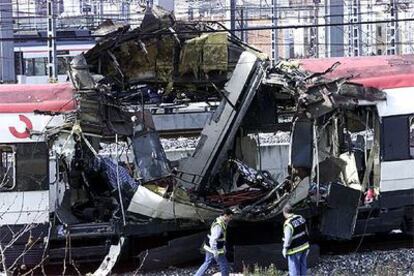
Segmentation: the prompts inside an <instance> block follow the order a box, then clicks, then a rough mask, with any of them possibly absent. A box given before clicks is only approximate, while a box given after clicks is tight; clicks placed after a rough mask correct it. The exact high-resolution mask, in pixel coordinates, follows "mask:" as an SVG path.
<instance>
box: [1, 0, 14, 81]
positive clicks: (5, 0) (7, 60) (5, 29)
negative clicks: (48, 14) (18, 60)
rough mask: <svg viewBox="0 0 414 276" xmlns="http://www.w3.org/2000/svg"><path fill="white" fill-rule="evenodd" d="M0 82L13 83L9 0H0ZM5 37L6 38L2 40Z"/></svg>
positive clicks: (12, 45) (10, 4) (11, 13)
mask: <svg viewBox="0 0 414 276" xmlns="http://www.w3.org/2000/svg"><path fill="white" fill-rule="evenodd" d="M0 6H1V9H0V82H2V83H3V82H5V83H14V82H15V80H16V75H15V72H14V49H13V48H14V43H13V40H9V39H10V38H13V20H12V18H13V10H12V1H11V0H0ZM2 38H6V40H2Z"/></svg>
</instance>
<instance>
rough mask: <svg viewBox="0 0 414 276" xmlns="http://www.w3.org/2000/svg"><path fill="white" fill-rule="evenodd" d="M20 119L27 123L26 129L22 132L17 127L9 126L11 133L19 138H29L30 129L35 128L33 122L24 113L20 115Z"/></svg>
mask: <svg viewBox="0 0 414 276" xmlns="http://www.w3.org/2000/svg"><path fill="white" fill-rule="evenodd" d="M19 119H20V121H22V122H23V123H24V124H25V125H26V127H25V130H24V131H23V132H20V131H18V130H17V129H16V128H15V127H9V131H10V133H11V134H12V135H13V136H14V137H16V138H19V139H25V138H29V136H30V131H31V130H32V129H33V124H32V122H31V121H30V119H29V118H27V117H26V116H24V115H19Z"/></svg>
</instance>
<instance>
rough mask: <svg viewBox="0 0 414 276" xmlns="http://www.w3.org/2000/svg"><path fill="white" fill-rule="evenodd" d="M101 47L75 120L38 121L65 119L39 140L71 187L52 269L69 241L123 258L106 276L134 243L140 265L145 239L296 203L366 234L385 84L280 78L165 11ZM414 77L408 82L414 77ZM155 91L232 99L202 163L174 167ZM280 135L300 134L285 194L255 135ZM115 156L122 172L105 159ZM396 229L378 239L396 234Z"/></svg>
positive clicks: (80, 71)
mask: <svg viewBox="0 0 414 276" xmlns="http://www.w3.org/2000/svg"><path fill="white" fill-rule="evenodd" d="M96 34H97V35H99V36H100V37H101V38H100V40H99V41H98V43H97V45H96V46H95V47H94V48H92V49H91V50H89V51H88V52H87V53H85V54H84V55H80V56H78V57H76V58H75V59H74V60H73V61H72V62H71V64H70V68H69V76H70V79H71V81H72V84H73V86H74V88H75V89H74V90H72V91H73V93H74V94H73V95H69V96H66V100H65V99H62V100H63V101H64V102H65V104H64V107H65V108H62V107H60V108H58V109H57V110H56V111H53V112H51V111H47V110H42V109H40V110H37V111H36V112H37V114H38V115H39V114H40V115H42V116H53V117H55V118H60V121H59V123H56V124H52V123H50V122H49V124H48V125H47V129H46V131H45V132H42V133H37V134H39V135H45V136H46V138H45V140H46V141H47V143H48V145H49V148H51V149H52V151H53V156H54V164H55V165H54V166H55V168H56V172H55V173H56V175H58V179H57V182H56V183H55V184H54V188H53V189H54V192H55V194H54V195H53V196H51V197H52V198H53V199H52V201H54V202H53V204H52V205H54V208H53V212H51V213H52V214H53V217H54V219H53V223H52V221H50V227H51V228H50V229H51V230H50V229H49V231H48V232H49V234H48V237H49V240H50V241H53V242H54V244H52V245H50V244H48V245H47V246H45V245H42V246H41V248H42V249H44V248H46V247H48V248H47V249H48V250H49V251H48V252H49V253H48V256H49V259H50V260H51V261H53V259H55V260H58V259H59V258H65V259H66V258H67V247H66V245H67V238H68V237H69V236H70V239H71V249H70V250H71V252H72V253H71V257H72V258H74V259H76V258H78V259H80V258H85V256H87V255H88V254H87V253H88V252H87V250H86V251H85V248H84V246H83V245H82V244H83V242H84V241H85V239H88V244H89V246H88V250H90V252H89V253H91V254H90V255H96V256H101V257H102V252H105V254H106V252H108V249H109V253H108V255H107V257H106V258H105V260H104V263H103V264H102V265H101V268H100V270H98V271H97V272H96V274H97V275H98V274H105V273H107V272H109V271H110V270H111V268H112V267H113V265H114V264H115V262H116V260H117V258H118V255H119V254H120V252H121V250H120V249H121V247H122V246H123V243H124V238H125V237H128V238H129V239H130V240H129V242H130V243H129V245H128V246H127V245H125V246H124V249H123V250H125V251H129V252H135V251H138V252H140V251H141V250H143V249H145V248H146V247H145V246H146V243H142V242H140V243H139V244H136V243H134V242H132V237H134V238H146V239H150V237H151V236H156V237H157V241H156V242H155V241H154V244H159V245H162V244H163V243H165V242H166V241H168V240H170V239H171V238H174V237H178V236H185V235H188V234H192V233H196V232H199V231H201V230H203V229H205V227H206V223H207V222H209V221H211V220H212V219H213V218H214V217H216V216H217V215H218V214H219V213H220V210H221V209H222V208H223V207H231V208H233V209H234V210H235V212H236V213H237V216H236V217H237V222H236V223H235V225H236V226H235V227H237V224H239V225H241V224H243V223H254V222H263V221H272V220H274V218H275V217H277V216H278V215H279V214H280V211H281V208H282V207H283V205H284V204H285V203H286V202H290V203H292V204H293V205H295V206H297V208H298V209H302V210H305V212H306V214H307V216H308V217H312V218H313V219H311V221H312V231H316V232H318V233H320V234H322V235H323V236H325V237H331V238H336V239H349V238H351V237H352V235H355V234H357V233H358V232H362V228H363V226H362V225H363V224H362V223H360V222H365V220H363V219H360V218H359V216H360V215H361V214H364V210H359V212H358V207H360V199H361V195H362V193H364V192H366V191H367V190H369V191H370V192H371V193H372V192H373V191H374V194H375V193H376V194H378V193H379V183H380V182H381V180H380V177H381V175H380V173H381V172H380V158H381V157H380V136H379V135H380V129H381V122H380V121H381V118H380V116H381V108H383V107H382V105H383V103H385V102H386V94H385V93H384V92H383V91H382V90H381V89H382V88H387V87H386V85H385V86H384V85H383V84H380V85H379V86H378V87H377V88H374V87H375V85H369V82H370V81H374V79H375V75H369V74H371V73H372V72H368V71H365V72H362V73H361V74H362V75H360V76H353V75H351V74H349V73H348V72H347V71H346V69H345V72H344V70H343V71H341V66H345V67H346V66H348V67H349V66H350V65H349V64H348V65H347V64H345V65H344V64H341V62H331V61H329V60H327V61H325V62H324V63H321V62H317V61H315V62H312V61H302V62H298V61H280V62H279V63H277V64H276V65H275V66H272V65H271V64H270V62H269V60H268V58H267V57H266V56H265V55H264V54H262V53H261V52H260V51H258V50H256V49H254V48H253V47H251V46H249V45H246V44H245V43H243V42H242V41H240V40H239V39H237V38H236V37H234V36H233V35H231V33H229V32H228V31H227V30H225V29H224V27H222V26H220V25H218V24H217V23H211V24H201V23H186V22H180V21H176V20H175V19H174V17H173V15H172V14H169V13H166V12H164V11H162V10H160V9H158V8H156V7H154V9H153V10H152V11H151V12H147V14H146V15H145V18H144V20H143V22H142V25H141V27H140V28H137V29H134V30H129V27H128V26H118V25H116V24H112V23H110V22H106V23H105V24H103V25H102V26H101V28H100V29H98V30H97V32H96ZM406 60H409V61H410V62H413V61H414V58H413V57H406ZM411 64H412V63H410V65H408V66H407V67H405V70H406V71H405V72H413V69H414V67H413V65H411ZM318 65H319V67H318ZM361 66H362V67H363V64H362V63H361ZM306 67H308V68H309V70H305V69H306ZM304 68H305V69H304ZM384 68H385V67H384ZM407 68H409V70H408V71H407ZM388 69H389V68H388V67H387V68H385V69H384V71H383V72H381V69H380V68H378V70H377V71H376V72H375V73H374V74H379V75H381V73H384V74H385V73H386V70H388ZM364 74H365V75H364ZM396 75H397V73H396ZM358 78H359V79H360V80H361V79H364V81H358ZM350 79H354V80H356V81H351V80H350ZM364 82H365V83H364ZM366 83H368V85H366ZM63 86H65V85H63ZM143 87H144V89H143ZM148 87H151V89H156V90H158V91H160V94H162V96H163V97H164V98H169V99H180V98H191V99H193V100H198V101H204V100H208V99H211V98H216V99H219V100H220V105H219V106H218V108H217V110H216V111H215V112H214V114H213V115H212V117H211V119H210V120H209V121H208V122H207V123H206V125H205V126H204V128H203V130H202V133H201V136H200V140H199V142H198V146H197V148H196V150H195V152H194V154H193V155H192V156H190V157H188V158H185V159H182V160H179V162H178V163H177V164H172V163H171V162H169V161H168V160H167V157H166V154H165V152H164V150H163V148H162V145H161V142H160V139H159V135H158V133H157V131H156V129H155V128H154V124H153V121H152V118H151V113H150V112H148V111H146V110H145V103H144V96H143V94H142V93H143V91H144V90H146V89H148ZM64 89H66V90H67V87H65V88H64ZM66 90H65V91H66ZM73 97H74V98H73ZM378 110H379V111H378ZM379 114H380V115H379ZM276 131H291V149H290V164H289V175H288V177H287V178H286V179H285V180H284V181H282V182H280V183H279V182H277V181H275V180H274V179H273V177H272V175H271V174H270V173H268V172H266V171H260V170H255V169H253V167H255V166H254V165H255V164H251V162H250V161H249V160H247V159H246V158H245V156H247V154H246V152H248V151H256V146H257V145H256V144H255V140H254V139H252V138H251V134H254V133H259V132H276ZM32 135H36V133H34V132H33V131H32ZM114 143H115V146H114V147H115V148H114V149H113V150H114V152H115V155H116V158H115V160H113V159H111V158H109V157H108V156H105V155H104V154H100V150H101V149H102V148H107V147H111V144H112V146H113V145H114ZM120 160H122V162H117V161H120ZM249 162H250V164H249ZM274 162H280V161H279V160H274ZM247 164H249V165H247ZM51 167H53V166H51ZM383 172H384V170H383ZM410 187H411V186H409V188H410ZM412 188H413V187H411V189H412ZM50 189H51V190H52V188H50ZM410 191H412V190H410ZM373 198H375V197H373ZM52 201H51V202H52ZM371 211H372V210H371ZM371 211H370V212H371ZM365 214H366V213H365ZM368 216H369V215H368ZM365 218H366V215H365ZM398 219H400V220H401V219H404V214H403V216H402V218H398ZM393 223H394V224H396V223H398V222H396V221H395V220H394V221H393ZM393 223H388V224H383V225H381V227H382V228H381V227H379V225H380V224H379V222H378V223H377V224H372V227H376V228H377V229H379V230H381V231H386V230H387V229H388V228H392V227H394V226H395V225H394V224H393ZM369 227H371V224H370V225H369ZM378 227H379V228H378ZM387 227H388V228H387ZM365 230H367V229H366V228H365ZM372 231H375V230H372ZM119 235H121V236H122V237H123V238H122V239H118V238H116V237H119ZM160 237H162V238H160ZM65 241H66V243H65ZM92 241H94V242H92ZM262 242H263V241H262ZM93 243H95V244H96V246H95V247H94V246H93V245H92V244H93ZM111 244H113V245H112V246H111ZM197 247H198V244H197ZM98 251H99V254H100V255H99V254H97V252H98ZM189 252H190V251H189ZM191 252H192V251H191ZM135 253H136V252H135ZM180 254H181V253H180ZM191 254H192V253H191ZM184 255H185V254H184V253H183V256H182V257H183V258H184V259H185V256H184ZM87 257H90V256H89V255H88V256H87ZM101 257H100V258H101Z"/></svg>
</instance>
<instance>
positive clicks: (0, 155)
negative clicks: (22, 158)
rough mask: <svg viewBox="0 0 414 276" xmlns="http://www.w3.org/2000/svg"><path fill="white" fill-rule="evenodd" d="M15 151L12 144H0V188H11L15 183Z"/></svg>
mask: <svg viewBox="0 0 414 276" xmlns="http://www.w3.org/2000/svg"><path fill="white" fill-rule="evenodd" d="M15 171H16V168H15V151H14V148H13V147H12V146H7V145H0V190H3V191H4V190H12V189H13V188H14V186H15V185H16V178H15Z"/></svg>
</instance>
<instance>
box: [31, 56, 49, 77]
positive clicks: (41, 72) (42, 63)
mask: <svg viewBox="0 0 414 276" xmlns="http://www.w3.org/2000/svg"><path fill="white" fill-rule="evenodd" d="M33 62H34V75H35V76H45V75H47V74H46V67H47V58H43V57H42V58H34V59H33Z"/></svg>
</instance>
